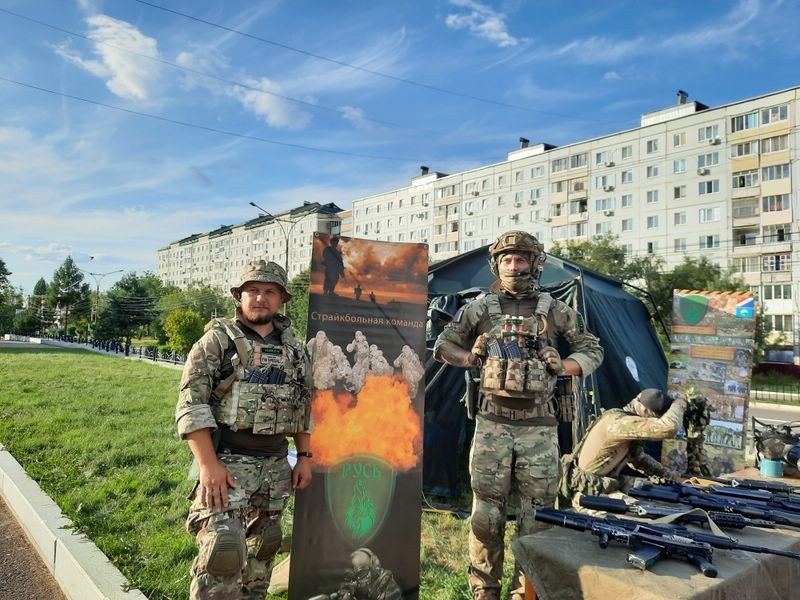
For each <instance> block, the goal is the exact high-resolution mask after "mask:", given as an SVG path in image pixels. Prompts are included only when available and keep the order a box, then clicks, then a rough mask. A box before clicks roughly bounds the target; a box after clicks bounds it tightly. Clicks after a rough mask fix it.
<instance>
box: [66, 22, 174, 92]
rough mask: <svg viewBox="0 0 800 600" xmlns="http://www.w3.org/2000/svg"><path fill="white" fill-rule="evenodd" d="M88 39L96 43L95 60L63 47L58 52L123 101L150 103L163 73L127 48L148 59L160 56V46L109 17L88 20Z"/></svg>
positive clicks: (131, 27)
mask: <svg viewBox="0 0 800 600" xmlns="http://www.w3.org/2000/svg"><path fill="white" fill-rule="evenodd" d="M86 23H87V25H88V27H89V30H88V32H87V36H88V37H89V39H91V40H92V41H93V42H94V47H93V52H94V54H95V56H96V58H92V59H89V58H84V57H82V56H81V55H80V54H79V53H78V52H77V51H75V50H73V49H71V48H70V47H69V46H67V45H65V44H62V45H60V46H58V47H56V52H57V53H58V54H59V55H61V56H62V57H63V58H64V59H66V60H68V61H69V62H71V63H72V64H74V65H77V66H78V67H80V68H82V69H84V70H85V71H88V72H89V73H91V74H92V75H95V76H96V77H100V78H102V79H105V80H106V87H108V89H109V90H111V92H113V93H114V94H115V95H117V96H119V97H120V98H125V99H128V100H140V101H144V100H148V99H149V97H150V96H151V93H152V91H153V87H154V86H155V84H156V83H157V81H158V79H159V76H160V74H161V69H160V67H159V65H158V63H155V62H153V61H152V60H148V59H147V58H144V57H143V56H136V54H132V53H131V52H126V51H125V50H122V48H125V49H127V50H131V51H133V52H137V53H139V54H143V55H146V56H153V57H158V56H159V53H158V44H157V42H156V40H155V39H154V38H151V37H148V36H146V35H144V34H143V33H142V32H141V31H139V30H138V29H137V28H136V27H134V26H133V25H131V24H130V23H127V22H125V21H120V20H118V19H114V18H112V17H109V16H107V15H94V16H91V17H88V18H87V19H86Z"/></svg>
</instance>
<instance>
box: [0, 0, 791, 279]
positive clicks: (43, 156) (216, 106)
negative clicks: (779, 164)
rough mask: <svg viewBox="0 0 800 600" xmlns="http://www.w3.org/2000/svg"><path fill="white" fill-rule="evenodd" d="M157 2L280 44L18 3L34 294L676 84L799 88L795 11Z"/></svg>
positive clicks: (20, 226)
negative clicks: (42, 284)
mask: <svg viewBox="0 0 800 600" xmlns="http://www.w3.org/2000/svg"><path fill="white" fill-rule="evenodd" d="M152 4H156V5H158V6H161V7H163V8H166V9H169V10H171V11H178V12H183V13H186V14H188V15H191V16H193V17H196V18H197V19H201V20H203V21H207V22H209V23H215V24H218V25H222V26H224V27H227V28H229V29H235V30H238V31H242V32H246V33H247V34H250V35H251V36H255V37H258V38H262V39H263V40H269V41H271V42H275V43H273V44H269V43H266V42H264V41H259V40H256V39H253V38H252V37H246V36H242V35H239V34H237V33H233V32H231V31H226V30H224V29H221V28H218V27H214V26H212V25H209V24H208V23H203V22H200V21H198V20H192V19H190V18H187V17H185V16H180V15H177V14H175V13H174V12H168V11H165V10H162V9H159V8H156V7H154V6H150V5H148V4H146V3H142V2H137V1H136V0H39V1H36V2H31V1H30V0H0V78H3V79H7V80H14V81H16V82H18V83H11V82H8V81H4V80H0V105H2V107H3V110H2V114H1V115H0V258H2V259H3V260H5V262H6V264H7V266H8V267H9V269H10V270H11V271H12V272H13V274H12V276H11V281H12V283H13V284H14V285H16V286H21V287H23V288H25V289H26V290H27V291H30V290H31V289H32V287H33V284H34V283H35V282H36V280H37V279H38V278H39V277H42V276H43V277H45V279H47V280H49V279H50V278H51V277H52V274H53V271H54V270H55V269H56V268H57V267H58V266H59V265H60V264H61V262H63V260H64V258H65V257H66V256H67V255H68V254H71V255H72V256H73V258H74V259H75V260H76V262H77V263H78V266H80V267H82V268H84V269H87V270H91V271H94V272H108V271H113V270H116V269H125V270H135V271H138V272H141V271H143V270H155V268H156V250H157V249H158V248H160V247H163V246H165V245H167V244H168V243H169V242H170V241H173V240H176V239H179V238H181V237H184V236H186V235H189V234H191V233H196V232H200V231H207V230H209V229H213V228H215V227H217V226H219V225H220V224H230V223H238V222H242V221H244V220H247V219H249V218H251V217H253V216H255V214H256V213H255V211H254V209H253V208H252V207H250V206H249V205H248V202H250V201H255V202H256V203H258V204H260V205H262V206H264V207H266V208H267V209H269V210H271V211H280V210H283V209H287V208H290V207H293V206H296V205H299V204H301V203H302V202H303V201H304V200H308V201H318V202H335V203H337V204H339V205H340V206H341V207H343V208H348V207H349V206H350V203H351V202H352V200H353V199H354V198H359V197H362V196H365V195H369V194H374V193H378V192H382V191H386V190H389V189H394V188H397V187H401V186H404V185H407V184H408V182H409V180H410V178H411V177H413V176H414V175H416V174H417V173H418V167H419V165H421V164H425V165H428V166H429V167H431V168H432V169H435V170H438V171H444V172H455V171H458V170H462V169H467V168H472V167H477V166H480V165H484V164H490V163H495V162H499V161H502V160H504V159H505V156H506V153H507V151H508V150H510V149H512V148H514V147H516V145H517V140H518V138H519V137H520V136H524V137H527V138H529V139H530V140H531V141H532V142H533V143H536V142H542V141H546V142H549V143H554V144H566V143H571V142H575V141H579V140H583V139H587V138H592V137H595V136H598V135H602V134H606V133H611V132H615V131H620V130H624V129H628V128H631V127H635V126H637V125H638V123H639V116H640V114H641V113H642V112H648V111H651V110H656V109H658V108H662V107H664V106H667V105H669V104H672V103H673V102H674V101H675V91H676V90H678V89H684V90H688V91H689V93H690V98H691V99H697V100H699V101H701V102H704V103H706V104H708V105H710V106H717V105H720V104H725V103H728V102H733V101H737V100H741V99H744V98H748V97H752V96H757V95H760V94H763V93H766V92H770V91H774V90H778V89H783V88H787V87H791V86H794V85H798V84H800V77H798V73H799V70H798V66H797V65H798V59H800V38H798V36H797V32H796V26H797V23H798V22H800V5H799V4H798V2H795V1H788V0H787V1H784V2H768V1H766V0H764V1H759V0H741V1H738V2H734V1H717V2H698V1H697V0H694V1H691V2H689V1H674V2H644V1H634V0H631V1H619V2H597V1H581V0H577V1H571V2H558V1H555V0H550V1H548V0H542V1H536V2H534V1H529V2H525V1H522V0H511V1H506V2H501V1H496V0H494V1H488V0H486V1H484V2H477V1H475V0H431V1H422V0H420V1H414V0H393V1H391V2H388V1H385V2H380V1H378V2H375V1H373V2H367V1H366V0H364V1H355V0H353V1H339V2H335V1H332V0H316V1H308V2H299V1H297V0H294V1H292V0H283V1H280V0H275V1H267V0H259V1H258V2H255V1H250V2H248V1H243V0H225V1H224V0H194V1H192V2H186V1H184V2H179V1H178V0H152ZM6 11H11V12H12V13H16V14H17V15H22V16H24V17H27V18H28V19H33V20H36V21H40V22H42V23H45V24H46V25H49V26H50V27H48V26H45V25H43V24H41V23H35V22H32V21H31V20H25V19H22V18H20V17H19V16H14V15H12V14H10V13H9V12H6ZM54 28H57V29H54ZM67 32H72V34H78V35H72V34H70V33H67ZM289 47H290V48H294V49H295V50H292V49H290V48H289ZM314 55H316V56H314ZM147 57H150V58H147ZM319 57H325V58H328V59H332V60H333V61H338V63H337V62H332V61H326V60H323V59H322V58H319ZM153 58H155V59H157V60H153ZM170 63H172V64H170ZM340 63H344V64H340ZM173 65H180V66H182V67H184V69H179V68H177V67H175V66H173ZM345 65H357V66H359V67H361V68H362V69H363V70H359V69H353V68H350V67H348V66H345ZM368 71H372V72H376V73H380V74H384V75H388V77H385V76H381V75H377V74H374V73H370V72H368ZM208 75H211V76H212V77H209V76H208ZM402 80H405V81H402ZM409 82H413V83H409ZM19 83H23V84H27V85H31V86H36V87H39V88H43V89H44V90H49V92H48V91H42V89H39V90H36V89H32V88H29V87H23V86H20V85H19ZM414 84H418V85H414ZM419 84H421V85H419ZM426 86H427V87H426ZM431 88H438V89H431ZM445 91H449V92H453V93H445ZM51 92H55V93H51ZM58 94H67V95H70V96H76V97H80V98H83V99H85V100H89V101H91V102H94V103H100V104H93V103H87V102H83V101H80V100H75V99H71V98H67V97H64V96H60V95H58ZM465 96H474V97H478V98H482V99H484V100H486V101H480V100H477V99H472V98H468V97H465ZM101 104H106V105H112V106H115V107H118V108H120V109H125V110H126V111H132V112H123V111H120V110H114V109H111V108H108V107H105V106H102V105H101ZM134 113H142V114H147V115H152V116H156V117H160V118H162V119H167V120H172V121H181V122H186V123H191V124H195V125H199V126H201V127H205V128H211V129H216V130H222V131H227V132H232V133H236V134H241V135H243V136H248V137H247V138H243V137H236V136H229V135H224V134H221V133H215V132H213V131H208V130H204V129H198V128H192V127H186V126H181V125H177V124H173V123H170V122H168V121H164V120H156V119H153V118H148V117H144V116H140V115H137V114H134ZM248 138H259V140H255V139H248ZM265 140H270V141H274V142H281V143H283V144H289V145H279V144H273V143H268V142H267V141H265ZM314 149H317V150H322V151H315V150H314ZM329 151H333V152H329ZM90 256H94V257H95V258H94V260H90V258H89V257H90ZM115 277H118V276H110V277H108V278H106V279H105V280H104V281H103V287H104V288H105V287H107V286H108V285H109V284H111V283H113V281H114V280H115Z"/></svg>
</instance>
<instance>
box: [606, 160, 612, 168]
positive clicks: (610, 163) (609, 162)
mask: <svg viewBox="0 0 800 600" xmlns="http://www.w3.org/2000/svg"><path fill="white" fill-rule="evenodd" d="M603 164H604V165H605V166H607V167H613V166H614V161H613V160H607V161H606V162H605V163H603Z"/></svg>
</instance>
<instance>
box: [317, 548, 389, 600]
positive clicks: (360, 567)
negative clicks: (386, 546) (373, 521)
mask: <svg viewBox="0 0 800 600" xmlns="http://www.w3.org/2000/svg"><path fill="white" fill-rule="evenodd" d="M350 563H351V564H352V568H350V569H348V570H347V573H346V574H345V577H344V581H343V582H342V584H341V585H340V586H339V589H338V590H337V591H335V592H333V593H331V594H320V595H318V596H314V597H313V598H310V599H309V600H402V598H403V593H402V592H401V591H400V586H398V585H397V582H396V581H395V580H394V576H393V575H392V572H391V571H390V570H389V569H385V568H383V567H382V566H381V561H380V560H378V557H377V556H376V555H375V553H374V552H373V551H372V550H370V549H369V548H359V549H358V550H355V551H354V552H353V553H351V554H350Z"/></svg>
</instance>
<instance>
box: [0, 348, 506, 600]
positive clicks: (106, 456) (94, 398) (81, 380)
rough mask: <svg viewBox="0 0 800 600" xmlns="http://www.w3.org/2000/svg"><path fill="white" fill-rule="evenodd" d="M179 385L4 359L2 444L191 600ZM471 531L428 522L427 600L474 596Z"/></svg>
mask: <svg viewBox="0 0 800 600" xmlns="http://www.w3.org/2000/svg"><path fill="white" fill-rule="evenodd" d="M179 379H180V372H179V371H177V370H173V369H165V368H163V367H159V366H157V365H153V364H150V363H146V362H144V363H140V362H136V361H126V360H120V359H119V358H116V357H112V356H102V355H98V354H94V353H92V352H88V351H82V350H60V349H59V350H52V349H47V350H45V349H44V348H43V349H42V350H16V349H14V350H5V349H2V350H0V442H1V443H3V444H5V446H6V447H7V449H8V450H9V451H10V452H11V454H12V455H13V456H14V457H15V458H16V459H17V460H18V461H19V462H20V463H21V464H22V466H23V467H24V468H25V470H26V471H27V472H28V473H29V474H30V476H31V477H33V479H35V480H36V481H37V482H38V483H39V485H40V486H41V487H42V488H43V489H44V491H45V492H46V493H47V494H48V495H50V497H51V498H53V499H54V500H55V502H56V503H57V504H58V505H59V506H60V507H61V509H62V510H63V512H64V513H65V514H66V515H67V516H68V517H69V518H70V519H72V522H73V523H74V525H75V527H76V529H77V530H79V531H81V532H83V533H85V534H86V535H87V536H89V537H90V538H91V539H92V540H93V541H94V542H95V543H96V544H97V546H98V547H99V548H100V549H101V550H102V551H103V552H104V553H105V554H106V555H107V556H108V557H109V558H110V559H111V561H112V562H113V563H114V564H115V565H116V566H117V567H118V568H119V569H120V570H121V571H122V572H123V574H124V575H125V576H126V577H127V578H128V580H129V581H130V582H131V584H132V585H133V586H134V587H137V588H139V589H140V590H142V592H144V593H145V595H147V596H148V597H149V598H151V599H154V600H155V599H167V598H169V599H182V598H187V597H188V587H189V575H188V573H189V565H190V563H191V560H192V558H193V557H194V554H195V546H194V540H193V539H192V538H191V537H190V536H189V535H188V534H187V533H186V532H185V531H184V529H183V521H184V519H185V517H186V512H187V510H188V502H187V500H186V495H187V494H188V493H189V491H190V487H191V482H189V481H188V480H187V479H186V472H187V469H188V466H189V462H190V453H189V450H188V447H187V446H186V444H185V443H184V442H182V441H181V440H180V439H178V436H177V434H176V432H175V427H174V423H173V412H174V409H175V402H176V400H177V386H178V381H179ZM290 517H291V516H290V515H289V518H287V519H286V521H287V524H288V523H289V522H290V521H291V518H290ZM508 529H509V531H510V530H511V527H509V528H508ZM467 531H468V524H467V523H466V521H459V520H457V519H456V518H454V517H452V516H450V515H449V514H436V513H424V514H423V516H422V548H421V550H420V551H421V557H422V587H421V594H420V597H421V598H424V599H430V600H434V599H435V600H439V599H450V598H453V599H456V598H459V599H461V598H463V599H465V600H466V599H468V598H470V594H469V589H468V586H467V582H466V575H465V572H466V565H467ZM508 539H509V540H510V536H509V537H508ZM506 556H507V557H509V560H507V561H506V578H508V575H509V574H510V570H511V566H512V565H511V563H512V562H513V560H512V556H511V552H510V550H507V553H506Z"/></svg>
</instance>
